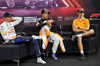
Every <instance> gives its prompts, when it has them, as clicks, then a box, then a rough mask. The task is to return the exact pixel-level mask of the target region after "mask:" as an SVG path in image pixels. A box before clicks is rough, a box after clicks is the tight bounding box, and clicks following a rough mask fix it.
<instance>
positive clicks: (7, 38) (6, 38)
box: [3, 36, 15, 40]
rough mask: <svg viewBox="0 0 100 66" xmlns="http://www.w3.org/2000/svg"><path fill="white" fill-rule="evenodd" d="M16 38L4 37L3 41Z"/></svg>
mask: <svg viewBox="0 0 100 66" xmlns="http://www.w3.org/2000/svg"><path fill="white" fill-rule="evenodd" d="M14 38H15V37H14V36H11V37H10V36H3V39H4V40H10V39H14Z"/></svg>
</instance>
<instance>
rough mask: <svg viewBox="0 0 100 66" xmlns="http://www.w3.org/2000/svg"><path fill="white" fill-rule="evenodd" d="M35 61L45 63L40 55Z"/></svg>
mask: <svg viewBox="0 0 100 66" xmlns="http://www.w3.org/2000/svg"><path fill="white" fill-rule="evenodd" d="M37 63H41V64H46V62H45V61H43V60H42V58H41V57H39V58H37Z"/></svg>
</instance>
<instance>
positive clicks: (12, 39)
mask: <svg viewBox="0 0 100 66" xmlns="http://www.w3.org/2000/svg"><path fill="white" fill-rule="evenodd" d="M4 18H5V20H4V22H3V23H2V24H1V25H0V32H1V35H2V37H3V39H4V40H5V44H6V45H10V44H17V43H25V42H28V43H29V44H32V45H33V51H34V52H35V55H36V57H37V63H41V64H46V62H45V61H43V60H42V58H41V52H40V49H39V45H38V42H37V40H36V39H35V36H32V37H29V36H21V35H17V34H16V32H15V28H14V26H16V25H18V24H19V23H20V22H21V21H22V17H12V15H11V13H9V12H5V13H4ZM33 39H34V40H33Z"/></svg>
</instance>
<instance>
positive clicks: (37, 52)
mask: <svg viewBox="0 0 100 66" xmlns="http://www.w3.org/2000/svg"><path fill="white" fill-rule="evenodd" d="M21 43H29V44H31V45H32V47H33V51H34V52H35V55H36V57H40V56H41V52H40V48H39V44H38V41H37V40H33V38H32V37H29V36H22V37H17V38H15V39H12V40H10V41H9V42H8V43H6V44H7V45H11V44H21Z"/></svg>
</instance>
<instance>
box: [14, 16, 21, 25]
mask: <svg viewBox="0 0 100 66" xmlns="http://www.w3.org/2000/svg"><path fill="white" fill-rule="evenodd" d="M12 20H15V21H13V25H14V26H15V25H18V24H19V23H20V22H21V21H22V17H12Z"/></svg>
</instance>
